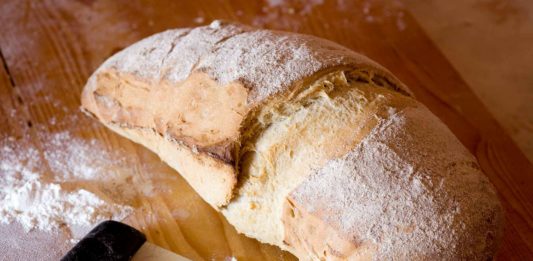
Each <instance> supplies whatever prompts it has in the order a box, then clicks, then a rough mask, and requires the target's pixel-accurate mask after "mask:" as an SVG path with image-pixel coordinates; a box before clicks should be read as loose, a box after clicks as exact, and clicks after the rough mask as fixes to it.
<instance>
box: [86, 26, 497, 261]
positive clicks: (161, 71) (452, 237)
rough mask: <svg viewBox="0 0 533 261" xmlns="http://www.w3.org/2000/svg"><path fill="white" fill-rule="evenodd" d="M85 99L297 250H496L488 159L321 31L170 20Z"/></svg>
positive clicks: (201, 188) (349, 254)
mask: <svg viewBox="0 0 533 261" xmlns="http://www.w3.org/2000/svg"><path fill="white" fill-rule="evenodd" d="M82 109H83V110H84V111H86V112H88V113H89V114H90V115H93V116H94V117H96V118H97V119H99V120H100V121H101V122H102V123H104V124H105V125H106V126H108V127H109V128H111V129H113V130H114V131H116V132H117V133H119V134H121V135H124V136H126V137H128V138H130V139H131V140H133V141H135V142H138V143H141V144H143V145H144V146H146V147H147V148H149V149H151V150H153V151H154V152H156V153H157V154H158V155H159V156H160V157H161V158H162V159H163V160H164V161H165V162H167V163H168V164H169V165H170V166H172V167H173V168H174V169H176V170H177V171H178V172H179V173H180V174H181V175H182V176H183V177H184V178H185V179H186V180H187V181H188V182H189V184H191V186H192V187H193V188H194V189H195V190H196V191H197V192H198V193H199V194H200V196H202V197H203V198H204V199H205V200H206V201H207V202H208V203H209V204H211V205H212V206H213V207H214V208H216V209H217V210H219V211H221V212H222V213H223V214H224V216H225V217H226V218H227V219H228V221H229V222H230V223H232V224H233V225H234V226H235V227H236V228H237V230H238V231H240V232H242V233H244V234H246V235H248V236H251V237H254V238H257V239H258V240H260V241H262V242H265V243H270V244H274V245H278V246H280V247H281V248H283V249H286V250H288V251H290V252H292V253H294V254H295V255H297V256H298V257H299V258H301V259H312V260H321V259H327V260H344V259H350V260H355V259H363V260H366V259H369V260H383V259H402V260H403V259H405V260H412V259H425V260H433V259H439V260H442V259H445V260H456V259H475V260H486V259H489V258H491V257H493V255H494V253H495V251H496V248H497V244H498V240H499V238H500V237H501V226H502V219H503V217H502V209H501V206H500V203H499V201H498V198H497V196H496V194H495V192H494V189H493V188H492V186H491V184H490V183H489V182H488V180H487V178H486V177H485V176H484V175H483V173H482V172H481V171H480V169H479V167H478V164H477V162H476V159H475V158H474V157H473V156H472V155H471V154H470V153H469V152H468V151H467V150H466V149H465V148H464V147H463V146H462V145H461V143H460V142H459V141H458V140H457V139H456V138H455V137H454V135H453V134H452V133H451V132H450V131H449V130H448V128H447V127H446V126H445V125H444V124H443V123H442V122H441V121H440V120H439V119H438V118H436V117H435V116H434V115H433V114H432V113H431V112H430V111H429V110H428V109H427V108H426V107H424V106H423V105H422V104H420V103H419V102H417V101H416V100H415V99H414V98H413V97H412V94H411V92H410V90H409V89H408V88H407V87H406V86H405V85H403V84H402V83H401V82H400V81H398V80H397V79H396V78H395V77H394V76H393V75H392V74H391V73H390V72H388V71H387V70H386V69H384V68H383V67H381V66H380V65H378V64H376V63H375V62H373V61H371V60H369V59H368V58H366V57H364V56H362V55H359V54H357V53H354V52H353V51H351V50H349V49H347V48H345V47H342V46H339V45H337V44H335V43H333V42H330V41H327V40H324V39H320V38H316V37H312V36H308V35H299V34H293V33H287V32H279V31H270V30H261V29H255V28H251V27H247V26H243V25H240V24H234V23H224V22H220V21H215V22H213V23H212V24H211V25H209V26H204V27H198V28H193V29H177V30H169V31H166V32H163V33H160V34H156V35H154V36H151V37H149V38H146V39H144V40H142V41H140V42H138V43H136V44H134V45H132V46H130V47H128V48H126V49H125V50H123V51H121V52H119V53H117V54H116V55H114V56H113V57H111V58H110V59H109V60H107V61H106V62H105V63H104V64H103V65H102V66H101V67H100V68H99V69H98V70H97V71H96V72H95V73H94V74H93V75H92V76H91V78H90V79H89V81H88V83H87V86H86V87H85V89H84V92H83V94H82Z"/></svg>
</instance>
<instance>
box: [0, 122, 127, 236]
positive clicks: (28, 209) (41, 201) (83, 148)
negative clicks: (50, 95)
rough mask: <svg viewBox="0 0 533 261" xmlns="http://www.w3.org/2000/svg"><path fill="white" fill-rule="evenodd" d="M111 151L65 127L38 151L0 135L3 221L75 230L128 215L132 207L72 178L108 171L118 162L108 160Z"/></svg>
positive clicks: (27, 226)
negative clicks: (79, 186) (76, 184)
mask: <svg viewBox="0 0 533 261" xmlns="http://www.w3.org/2000/svg"><path fill="white" fill-rule="evenodd" d="M62 146H64V147H67V148H68V149H67V150H63V149H61V148H60V147H62ZM40 152H41V153H40ZM108 156H109V155H105V153H104V152H102V150H101V148H99V147H98V146H97V144H95V143H94V142H86V141H84V140H81V139H76V138H72V137H71V136H70V134H69V133H66V132H62V133H57V134H51V135H50V137H47V139H46V141H44V144H43V148H39V150H37V149H36V148H34V147H32V146H29V145H27V144H24V142H21V141H17V140H15V139H14V138H5V139H2V140H0V223H4V224H9V223H12V222H15V221H16V222H18V223H20V224H21V225H22V226H23V228H24V229H25V230H26V231H30V230H33V229H39V230H43V231H53V230H57V229H60V228H68V229H70V230H71V231H72V228H73V227H92V226H93V225H95V224H97V223H99V222H100V221H103V220H106V219H116V220H120V219H123V218H125V217H126V216H127V215H128V214H130V213H131V212H132V208H131V207H129V206H125V205H119V204H114V203H112V202H110V201H109V200H105V199H104V198H103V196H98V195H96V194H94V193H92V192H89V191H88V190H85V189H76V188H74V186H72V185H70V187H72V188H69V182H70V183H72V182H74V180H76V179H78V180H80V179H81V180H90V179H95V178H96V177H97V176H104V175H105V173H103V172H104V171H106V168H105V166H106V165H107V166H110V165H112V164H113V163H114V162H113V161H111V160H110V159H107V160H106V161H107V164H103V163H106V162H103V161H104V159H105V158H106V157H108ZM110 158H112V157H110ZM47 170H51V172H50V171H47ZM52 173H53V174H52Z"/></svg>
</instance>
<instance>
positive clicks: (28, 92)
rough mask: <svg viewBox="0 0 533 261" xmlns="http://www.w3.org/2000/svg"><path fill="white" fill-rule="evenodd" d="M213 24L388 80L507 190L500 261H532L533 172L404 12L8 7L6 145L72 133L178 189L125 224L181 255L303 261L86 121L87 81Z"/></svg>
mask: <svg viewBox="0 0 533 261" xmlns="http://www.w3.org/2000/svg"><path fill="white" fill-rule="evenodd" d="M215 18H217V19H227V20H234V21H240V22H243V23H247V24H252V25H256V26H261V27H265V28H275V29H282V30H289V31H296V32H301V33H308V34H313V35H317V36H320V37H324V38H327V39H330V40H333V41H336V42H338V43H340V44H342V45H345V46H347V47H349V48H351V49H353V50H355V51H358V52H361V53H363V54H366V55H367V56H369V57H371V58H372V59H374V60H376V61H378V62H379V63H381V64H383V65H384V66H385V67H387V68H389V69H390V70H391V71H392V72H393V73H394V74H396V75H397V76H398V78H400V79H401V80H402V81H404V82H405V83H406V84H407V85H408V86H410V87H411V89H412V90H413V91H414V93H415V95H416V96H417V98H418V99H419V100H420V101H422V102H423V103H424V104H426V105H427V106H428V107H429V108H430V109H431V111H433V112H434V113H435V114H436V115H437V116H438V117H439V118H441V119H442V120H443V121H444V122H445V123H446V124H447V125H448V126H449V127H450V128H451V129H452V131H453V132H454V133H455V134H456V135H457V136H458V137H459V139H460V140H461V141H462V142H463V144H464V145H465V146H466V147H467V148H468V149H469V150H470V151H471V152H472V153H473V154H474V155H476V157H477V158H478V160H479V162H480V164H481V167H482V169H483V171H484V172H485V173H486V175H487V176H488V177H489V178H490V180H491V181H492V182H493V184H494V185H495V187H496V188H497V190H498V192H499V195H500V197H501V199H502V202H503V203H504V205H505V209H506V219H507V222H506V227H505V236H504V240H503V243H502V246H501V249H500V252H499V254H498V258H499V259H500V260H533V229H532V225H533V206H532V203H533V202H532V201H533V166H532V165H531V164H530V163H529V162H528V160H527V159H526V158H525V157H524V155H523V154H522V153H521V152H520V151H519V150H518V148H517V146H516V145H515V144H514V143H513V141H512V140H511V139H510V138H509V136H508V135H507V134H505V132H504V131H503V130H502V128H501V127H500V126H499V125H498V124H497V122H496V121H495V119H494V117H493V116H492V115H491V114H490V113H488V111H487V109H486V108H485V107H484V106H483V105H482V104H481V102H480V101H479V100H478V99H477V98H476V96H475V95H474V94H473V93H472V92H471V90H470V89H469V87H468V86H467V85H466V84H465V83H464V81H463V80H462V79H461V77H460V76H459V75H458V73H457V72H456V71H455V70H454V68H453V67H452V66H451V65H450V64H449V63H448V61H447V60H446V59H445V57H444V56H443V55H442V54H441V53H440V52H439V51H438V50H437V49H436V48H435V46H434V44H433V43H432V42H431V41H430V40H429V38H428V37H427V36H426V35H425V34H424V32H423V31H422V30H421V29H420V27H419V26H418V25H417V23H416V22H415V21H414V20H413V19H412V17H411V15H410V14H409V13H408V12H406V11H405V10H403V8H402V6H401V5H399V4H398V1H370V2H369V1H307V2H306V4H303V2H302V1H288V2H285V3H280V1H270V2H261V1H257V2H256V1H247V0H241V1H218V0H205V1H204V0H202V1H200V0H196V1H172V0H160V1H143V0H117V1H106V0H78V1H74V0H41V1H31V0H4V1H2V2H1V3H0V52H1V58H2V64H3V66H2V67H1V68H0V137H7V136H10V137H17V138H19V139H29V140H30V142H31V143H32V144H33V145H34V146H35V147H36V148H39V147H40V146H41V143H42V142H43V140H42V139H43V137H44V136H43V135H41V134H42V133H45V132H48V133H53V132H59V131H68V132H69V133H71V135H73V136H74V137H77V138H83V139H98V140H101V141H104V142H105V144H106V145H107V147H106V149H107V150H109V151H118V150H120V151H121V153H123V154H124V155H125V156H127V157H129V158H132V159H135V162H138V166H131V167H132V171H135V172H136V175H139V176H140V177H142V178H143V179H147V180H150V181H151V182H152V183H153V184H154V186H155V187H158V186H161V187H165V188H168V189H162V190H157V193H155V194H154V195H151V196H145V195H144V194H142V193H137V194H136V197H134V199H133V200H131V202H128V203H129V204H131V205H133V206H134V207H135V208H136V210H135V212H134V214H133V215H132V216H131V217H129V218H128V220H127V222H128V223H129V224H132V225H133V226H135V227H137V228H139V229H140V230H142V231H143V232H144V233H146V234H147V237H148V240H149V241H151V242H153V243H155V244H157V245H160V246H162V247H164V248H167V249H169V250H172V251H174V252H176V253H179V254H181V255H184V256H187V257H189V258H192V259H194V260H205V259H209V260H211V259H215V260H224V259H226V258H228V257H231V256H235V257H237V258H238V259H239V260H290V259H294V257H292V256H291V255H290V254H287V253H285V252H282V251H281V250H279V249H278V248H276V247H273V246H268V245H264V244H260V243H258V242H257V241H255V240H252V239H248V238H246V237H244V236H242V235H239V234H238V233H237V232H236V231H235V229H234V228H233V227H232V226H231V225H229V224H228V223H227V222H226V221H225V220H224V218H223V217H222V216H221V215H220V214H218V213H216V212H215V211H214V210H213V209H211V208H210V207H209V206H208V205H207V204H206V203H204V202H203V201H202V200H201V199H200V198H199V196H197V195H196V194H195V193H194V192H193V191H192V189H191V188H190V187H189V186H188V185H187V184H186V183H185V182H184V180H183V179H181V178H180V177H179V176H178V174H177V173H176V172H174V171H172V170H171V169H170V168H169V167H167V166H166V165H164V164H163V163H161V162H160V160H159V159H158V158H157V157H156V156H155V155H154V154H152V153H150V152H148V151H147V150H146V149H144V148H142V147H140V146H138V145H136V144H133V143H132V142H130V141H128V140H126V139H124V138H121V137H119V136H118V135H115V134H113V133H112V132H110V131H108V130H106V129H105V128H103V127H102V126H100V125H99V124H97V123H95V122H94V121H93V120H91V119H89V118H87V117H85V116H83V115H82V114H81V113H80V112H79V109H78V108H79V105H80V101H79V98H80V92H81V90H82V88H83V85H84V84H85V81H86V80H87V78H88V76H89V75H90V73H91V72H92V71H93V70H94V69H95V68H96V67H97V66H98V65H99V64H100V63H102V62H103V61H104V60H105V59H106V58H107V57H109V56H110V55H112V54H113V53H115V52H117V51H118V50H121V49H122V48H124V47H126V46H128V45H129V44H131V43H134V42H135V41H137V40H139V39H142V38H143V37H146V36H148V35H151V34H153V33H156V32H160V31H163V30H165V29H168V28H176V27H186V26H195V25H198V24H205V23H208V22H210V21H211V20H212V19H215ZM73 117H74V118H75V120H72V118H73ZM51 118H54V119H56V121H57V122H58V123H57V124H50V119H51ZM146 166H150V168H149V170H150V171H147V170H146V169H147V168H146ZM154 173H156V174H154ZM78 185H79V186H80V187H84V188H87V189H89V190H93V191H98V190H99V187H98V186H89V185H88V184H84V183H83V182H80V183H79V184H78ZM132 188H137V187H136V184H135V182H132ZM98 193H103V194H105V193H106V191H103V190H101V191H98ZM115 200H120V199H115ZM0 233H1V230H0ZM2 236H6V235H2ZM10 236H12V235H10ZM15 236H16V235H15Z"/></svg>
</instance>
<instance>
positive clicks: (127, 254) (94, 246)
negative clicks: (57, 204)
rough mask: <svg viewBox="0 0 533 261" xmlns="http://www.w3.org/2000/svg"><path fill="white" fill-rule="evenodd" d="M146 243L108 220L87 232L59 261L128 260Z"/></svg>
mask: <svg viewBox="0 0 533 261" xmlns="http://www.w3.org/2000/svg"><path fill="white" fill-rule="evenodd" d="M144 242H146V237H145V236H144V235H143V233H141V232H140V231H138V230H137V229H135V228H133V227H130V226H128V225H126V224H123V223H120V222H117V221H113V220H108V221H104V222H102V223H100V224H98V226H96V227H95V228H93V229H92V230H91V232H89V234H87V235H86V236H85V237H84V238H83V239H82V240H80V242H78V243H77V244H76V245H75V246H74V247H73V248H72V249H71V250H70V251H69V252H68V253H67V254H66V255H65V256H64V257H63V258H61V261H122V260H130V259H131V257H133V255H135V253H136V252H137V251H138V250H139V248H141V246H142V245H143V244H144Z"/></svg>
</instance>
